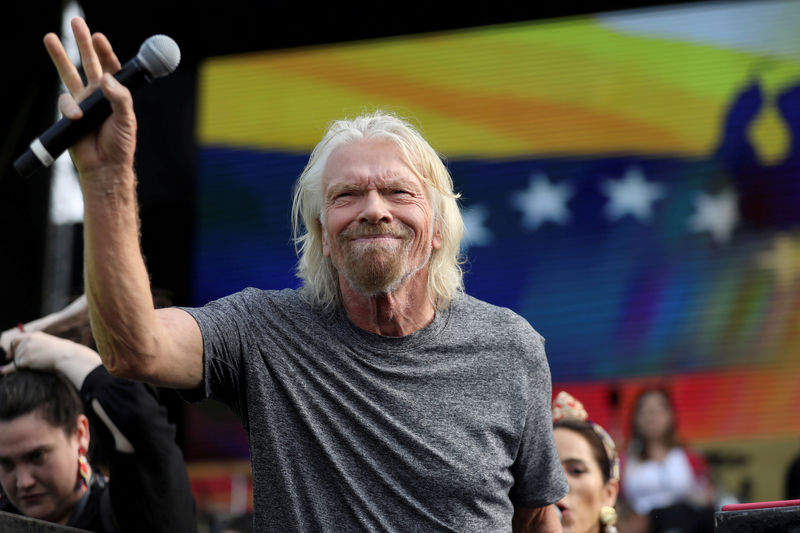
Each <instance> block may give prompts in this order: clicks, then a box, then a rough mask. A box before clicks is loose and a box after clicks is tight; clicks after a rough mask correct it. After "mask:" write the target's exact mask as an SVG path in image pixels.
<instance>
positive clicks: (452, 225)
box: [291, 111, 464, 309]
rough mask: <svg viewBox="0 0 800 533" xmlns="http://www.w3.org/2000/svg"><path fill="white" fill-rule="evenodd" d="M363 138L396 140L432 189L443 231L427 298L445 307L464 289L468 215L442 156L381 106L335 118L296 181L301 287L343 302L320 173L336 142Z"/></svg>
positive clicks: (329, 304) (325, 300)
mask: <svg viewBox="0 0 800 533" xmlns="http://www.w3.org/2000/svg"><path fill="white" fill-rule="evenodd" d="M360 139H380V140H388V141H391V142H393V143H394V144H395V145H397V147H398V148H399V149H400V153H401V154H402V157H403V159H404V161H405V163H406V164H407V165H408V166H409V167H410V168H411V169H412V170H413V171H414V172H415V173H416V174H417V176H418V177H419V178H420V179H421V180H422V182H423V183H424V184H425V185H426V186H427V188H428V190H429V192H430V198H431V207H432V210H433V224H434V230H435V231H438V232H439V234H440V235H441V238H442V245H441V247H440V248H439V249H436V250H433V253H432V255H431V259H430V265H429V268H428V298H429V299H430V300H431V302H433V303H434V305H436V306H437V308H439V309H442V308H444V307H446V306H447V305H448V304H449V303H450V300H452V299H453V298H454V297H455V296H456V295H457V294H458V293H459V292H462V291H463V290H464V281H463V272H462V269H461V264H462V263H463V260H462V258H461V238H462V236H463V235H464V221H463V219H462V218H461V212H460V210H459V207H458V198H459V195H458V194H456V193H455V192H454V191H453V179H452V178H451V177H450V173H449V172H448V170H447V168H446V167H445V165H444V163H443V162H442V159H441V158H440V157H439V155H438V154H437V153H436V151H435V150H434V149H433V148H432V147H431V145H430V144H428V142H427V141H426V140H425V139H424V138H423V137H422V135H421V134H420V133H419V132H418V131H417V129H416V128H414V127H413V126H412V125H411V124H409V123H408V122H407V121H405V120H402V119H400V118H398V117H397V116H395V115H392V114H388V113H385V112H380V111H378V112H374V113H371V114H366V115H361V116H358V117H356V118H354V119H347V120H337V121H335V122H333V123H331V125H330V126H329V127H328V130H327V131H326V133H325V135H324V136H323V137H322V140H321V141H320V142H319V143H318V144H317V146H315V147H314V150H313V151H312V152H311V157H310V158H309V160H308V164H307V165H306V167H305V169H303V172H302V174H300V177H299V178H298V179H297V182H296V183H295V187H294V199H293V202H292V215H291V216H292V231H293V238H294V246H295V251H296V252H297V256H298V263H297V276H298V277H299V278H300V279H302V280H303V285H302V287H301V289H300V293H301V295H302V297H303V298H304V299H305V300H306V301H307V302H308V303H310V304H311V305H314V306H318V307H322V308H325V309H332V308H333V307H335V306H336V305H338V304H339V302H340V292H339V277H338V274H337V271H336V268H335V267H334V265H333V263H332V262H331V261H330V259H329V258H327V257H325V255H324V254H323V248H322V236H323V228H322V215H323V198H322V175H323V171H324V169H325V164H326V163H327V161H328V158H329V157H330V155H331V153H332V152H333V151H334V150H335V149H336V148H338V147H340V146H343V145H345V144H349V143H352V142H355V141H358V140H360Z"/></svg>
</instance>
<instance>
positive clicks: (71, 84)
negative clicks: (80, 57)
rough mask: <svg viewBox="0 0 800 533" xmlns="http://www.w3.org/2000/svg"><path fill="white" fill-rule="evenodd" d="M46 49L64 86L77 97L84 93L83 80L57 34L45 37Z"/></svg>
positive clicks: (49, 34)
mask: <svg viewBox="0 0 800 533" xmlns="http://www.w3.org/2000/svg"><path fill="white" fill-rule="evenodd" d="M44 47H45V48H46V49H47V53H48V54H49V55H50V59H51V60H52V61H53V64H54V65H55V66H56V70H57V71H58V75H59V77H61V81H62V82H64V86H65V87H66V88H67V90H68V91H69V92H70V94H72V95H76V94H78V93H80V92H81V91H83V87H84V86H83V80H82V79H81V75H80V74H79V73H78V69H77V68H75V65H73V64H72V61H70V59H69V56H68V55H67V51H66V50H64V45H62V44H61V40H60V39H59V38H58V35H56V34H55V33H48V34H47V35H45V36H44Z"/></svg>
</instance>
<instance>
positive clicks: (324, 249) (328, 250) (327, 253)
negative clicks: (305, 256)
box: [317, 211, 331, 257]
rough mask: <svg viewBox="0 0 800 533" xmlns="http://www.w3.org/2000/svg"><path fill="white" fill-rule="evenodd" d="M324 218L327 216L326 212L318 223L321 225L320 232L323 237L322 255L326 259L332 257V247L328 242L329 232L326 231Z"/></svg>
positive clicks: (321, 215)
mask: <svg viewBox="0 0 800 533" xmlns="http://www.w3.org/2000/svg"><path fill="white" fill-rule="evenodd" d="M324 216H325V212H324V211H323V212H322V213H320V215H319V220H318V221H317V224H319V232H320V235H322V255H323V256H325V257H330V256H331V246H330V243H329V242H328V232H327V231H325V225H324V224H323V223H322V217H324Z"/></svg>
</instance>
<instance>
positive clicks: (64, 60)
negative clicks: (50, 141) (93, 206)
mask: <svg viewBox="0 0 800 533" xmlns="http://www.w3.org/2000/svg"><path fill="white" fill-rule="evenodd" d="M71 26H72V32H73V34H74V35H75V40H76V41H77V44H78V50H79V51H80V54H81V63H82V65H83V70H84V74H85V75H86V80H87V81H86V83H85V84H84V82H83V80H82V79H81V76H80V74H79V72H78V69H77V68H76V66H75V65H73V64H72V62H71V61H70V59H69V56H68V55H67V53H66V51H65V49H64V46H63V45H62V43H61V41H60V40H59V38H58V36H57V35H56V34H54V33H48V34H47V35H45V37H44V45H45V48H46V49H47V52H48V54H50V59H52V61H53V64H54V65H55V66H56V69H57V70H58V74H59V76H60V77H61V80H62V81H63V82H64V86H65V87H66V88H67V91H68V93H65V94H62V95H61V97H60V98H59V102H58V104H59V110H60V111H61V113H63V114H64V116H65V117H68V118H70V119H72V120H78V119H80V118H81V117H82V116H83V112H82V111H81V109H80V107H78V103H79V102H81V101H82V100H83V99H85V98H86V97H87V96H88V95H90V94H91V93H92V92H94V91H95V90H96V89H97V88H98V87H101V88H102V91H103V94H104V95H105V97H106V98H107V99H108V101H109V102H110V103H111V109H112V114H111V116H110V117H109V118H108V119H106V121H105V122H104V123H103V125H102V126H101V127H100V128H99V129H98V130H97V131H94V132H92V133H90V134H88V135H86V136H85V137H84V138H83V139H81V140H80V141H78V142H77V143H75V144H74V145H73V146H72V147H71V148H70V154H71V155H72V160H73V161H74V163H75V166H76V167H77V168H78V172H79V174H80V175H81V184H82V185H84V186H85V185H87V180H93V179H97V178H95V177H94V174H95V172H97V171H104V174H105V176H106V178H105V179H106V181H107V180H108V179H109V178H108V176H113V175H114V174H115V172H114V171H115V170H129V169H130V168H132V166H133V155H134V152H135V150H136V116H135V114H134V111H133V100H132V98H131V94H130V91H129V90H128V89H127V88H126V87H125V86H124V85H122V84H120V83H118V82H117V81H116V80H115V79H114V77H113V74H114V73H115V72H117V71H118V70H119V69H120V68H121V65H120V62H119V60H118V59H117V56H116V55H115V54H114V50H113V49H112V47H111V43H110V42H109V41H108V39H107V38H106V36H105V35H103V34H102V33H94V34H92V33H91V32H90V31H89V27H88V26H87V25H86V22H85V21H84V20H83V19H82V18H74V19H72V21H71ZM105 171H111V172H105ZM108 185H111V184H109V183H103V184H102V186H103V187H107V186H108ZM84 192H85V191H84Z"/></svg>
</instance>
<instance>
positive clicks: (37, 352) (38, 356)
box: [0, 331, 102, 389]
mask: <svg viewBox="0 0 800 533" xmlns="http://www.w3.org/2000/svg"><path fill="white" fill-rule="evenodd" d="M9 356H10V357H11V358H12V362H11V363H8V364H6V365H4V366H2V367H0V372H1V373H2V374H9V373H11V372H14V371H16V370H17V369H18V368H32V369H35V370H47V371H51V372H53V371H55V372H61V373H62V374H64V375H65V376H66V377H67V379H69V380H70V381H71V382H72V384H73V385H75V387H76V388H78V389H80V387H81V385H83V380H84V379H85V378H86V376H87V375H88V374H89V372H91V371H92V370H94V369H95V368H97V367H98V366H100V365H101V364H102V361H101V360H100V356H99V355H98V354H97V352H95V351H94V350H92V349H91V348H89V347H88V346H84V345H83V344H78V343H77V342H72V341H71V340H67V339H62V338H60V337H54V336H53V335H49V334H47V333H44V332H42V331H35V332H33V333H20V335H18V336H17V337H16V338H15V339H14V340H13V341H12V342H11V346H10V350H9Z"/></svg>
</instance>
